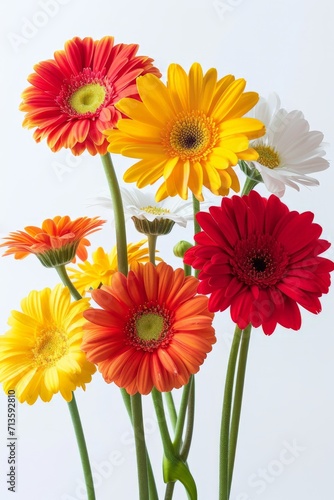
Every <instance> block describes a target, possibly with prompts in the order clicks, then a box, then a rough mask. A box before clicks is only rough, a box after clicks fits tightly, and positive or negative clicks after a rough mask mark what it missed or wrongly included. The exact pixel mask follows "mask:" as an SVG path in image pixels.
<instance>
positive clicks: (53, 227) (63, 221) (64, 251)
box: [0, 215, 105, 267]
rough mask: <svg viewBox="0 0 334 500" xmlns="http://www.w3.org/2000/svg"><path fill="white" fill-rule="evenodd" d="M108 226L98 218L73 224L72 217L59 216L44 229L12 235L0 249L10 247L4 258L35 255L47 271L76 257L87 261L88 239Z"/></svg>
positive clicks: (43, 224)
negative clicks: (6, 256) (103, 226)
mask: <svg viewBox="0 0 334 500" xmlns="http://www.w3.org/2000/svg"><path fill="white" fill-rule="evenodd" d="M104 222H105V221H104V220H100V219H99V218H98V217H93V218H92V219H90V218H89V217H79V218H78V219H75V220H71V219H70V217H69V216H68V215H65V216H63V217H61V216H60V215H57V216H56V217H54V218H53V219H46V220H45V221H43V223H42V227H36V226H27V227H25V228H24V229H25V231H14V232H12V233H9V236H8V237H7V238H4V239H5V240H6V241H5V243H2V244H1V245H0V246H1V247H4V246H7V247H8V250H6V251H5V253H4V254H3V255H11V254H14V257H15V259H23V258H24V257H27V256H28V255H29V254H35V255H36V257H38V259H39V260H40V261H41V262H42V264H43V265H44V266H45V267H55V266H60V265H63V264H68V263H69V262H71V261H72V260H73V259H74V258H75V255H77V256H78V257H79V258H80V259H81V260H86V259H87V250H86V246H89V245H90V243H89V241H88V240H87V239H86V238H85V236H87V235H88V234H91V233H94V232H95V231H98V230H99V229H100V226H101V225H102V224H104Z"/></svg>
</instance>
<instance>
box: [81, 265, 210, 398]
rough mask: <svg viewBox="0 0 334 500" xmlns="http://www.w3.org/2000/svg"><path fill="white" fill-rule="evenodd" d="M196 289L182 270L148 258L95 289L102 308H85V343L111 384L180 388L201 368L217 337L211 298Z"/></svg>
mask: <svg viewBox="0 0 334 500" xmlns="http://www.w3.org/2000/svg"><path fill="white" fill-rule="evenodd" d="M197 287H198V280H197V279H196V278H194V277H193V276H185V274H184V271H183V270H182V269H176V270H174V269H173V268H172V267H171V266H169V265H168V264H166V263H165V262H161V263H160V264H158V265H157V266H156V267H155V266H154V265H153V264H152V263H150V262H148V263H146V264H136V265H134V267H133V268H132V270H131V271H130V272H129V274H128V277H125V276H124V274H122V273H120V272H117V273H115V274H114V276H113V280H112V282H111V285H110V286H108V285H105V286H102V287H101V289H98V290H93V291H92V297H93V299H94V300H95V302H96V303H97V304H98V305H99V306H100V307H101V308H102V309H94V308H91V309H88V310H86V311H85V312H84V317H85V318H86V319H87V320H88V321H87V323H86V324H85V325H84V330H85V333H84V336H83V344H82V346H81V347H82V350H83V351H84V352H86V354H87V359H88V360H89V361H91V362H92V363H96V364H97V365H98V369H99V371H100V372H101V373H102V375H103V377H104V379H105V381H106V382H107V383H110V382H115V384H116V385H118V386H119V387H122V388H125V390H126V391H127V392H128V393H129V394H135V393H137V392H139V393H140V394H148V393H149V392H150V391H151V390H152V388H153V387H156V388H157V389H158V390H159V391H161V392H163V391H171V390H172V389H173V388H179V387H181V386H183V385H185V384H186V383H187V382H188V380H189V377H190V375H192V374H194V373H196V372H198V370H199V367H200V365H201V364H202V363H203V361H204V359H205V358H206V355H207V353H208V352H210V351H211V349H212V344H214V343H215V342H216V338H215V334H214V329H213V327H212V319H213V314H212V313H211V312H209V310H208V298H207V297H206V296H204V295H197V294H196V290H197Z"/></svg>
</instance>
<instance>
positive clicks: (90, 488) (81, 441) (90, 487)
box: [68, 393, 95, 500]
mask: <svg viewBox="0 0 334 500" xmlns="http://www.w3.org/2000/svg"><path fill="white" fill-rule="evenodd" d="M68 407H69V410H70V414H71V418H72V422H73V427H74V431H75V435H76V438H77V443H78V448H79V453H80V458H81V463H82V468H83V472H84V477H85V483H86V489H87V499H88V500H95V492H94V482H93V477H92V470H91V467H90V463H89V457H88V451H87V446H86V441H85V436H84V432H83V429H82V424H81V420H80V415H79V411H78V407H77V403H76V400H75V397H74V393H72V400H71V401H70V402H69V403H68Z"/></svg>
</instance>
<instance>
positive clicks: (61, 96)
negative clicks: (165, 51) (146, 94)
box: [20, 36, 161, 155]
mask: <svg viewBox="0 0 334 500" xmlns="http://www.w3.org/2000/svg"><path fill="white" fill-rule="evenodd" d="M137 50H138V45H135V44H130V45H126V44H118V45H114V38H113V37H111V36H106V37H104V38H102V39H101V40H96V41H94V40H93V39H92V38H89V37H87V38H84V39H83V40H82V39H80V38H78V37H75V38H73V39H72V40H69V41H68V42H67V43H66V44H65V47H64V50H59V51H57V52H55V54H54V59H49V60H47V61H43V62H40V63H39V64H36V66H35V67H34V70H35V73H32V74H31V75H30V76H29V77H28V81H29V83H30V84H31V86H30V87H28V88H27V89H26V90H25V91H24V92H23V94H22V98H23V102H22V103H21V106H20V109H21V111H24V112H26V113H27V114H26V117H25V119H24V121H23V126H24V127H27V128H35V127H37V128H36V130H35V133H34V139H35V140H36V142H39V141H41V140H42V139H44V138H47V143H48V146H49V147H50V148H51V150H52V151H59V150H60V149H61V148H70V149H71V150H72V153H73V154H75V155H80V154H81V153H83V152H84V151H85V150H86V149H87V150H88V151H89V153H90V154H91V155H95V154H96V153H100V154H106V152H107V145H108V142H107V139H106V137H105V136H104V135H103V134H102V132H103V131H104V130H106V129H112V128H113V127H114V126H115V124H116V123H117V121H118V119H119V118H120V117H121V113H120V112H119V111H117V110H116V109H115V106H114V105H115V103H117V102H118V101H119V100H120V99H121V98H122V97H131V98H135V99H139V96H138V92H137V87H136V78H137V77H138V76H140V75H145V74H146V73H153V74H154V75H156V76H158V77H160V76H161V74H160V72H159V70H158V69H157V68H155V67H154V66H153V65H152V61H153V60H152V59H151V58H149V57H146V56H136V53H137Z"/></svg>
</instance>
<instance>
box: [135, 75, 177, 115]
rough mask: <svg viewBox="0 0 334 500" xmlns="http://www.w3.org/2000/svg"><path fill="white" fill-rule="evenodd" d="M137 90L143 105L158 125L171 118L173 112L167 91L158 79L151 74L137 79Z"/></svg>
mask: <svg viewBox="0 0 334 500" xmlns="http://www.w3.org/2000/svg"><path fill="white" fill-rule="evenodd" d="M137 88H138V92H139V95H140V97H141V99H142V101H143V103H144V105H145V106H146V108H147V109H148V110H149V112H150V113H151V114H152V115H153V116H154V117H155V118H156V119H157V120H158V121H159V122H160V123H163V124H164V123H166V122H167V121H168V120H170V119H171V118H172V116H173V114H174V111H173V106H172V102H171V100H170V96H169V91H168V89H167V87H166V86H165V85H164V84H163V83H162V81H161V80H160V79H159V78H158V77H156V76H155V75H152V74H151V73H147V74H146V75H144V76H140V77H138V78H137Z"/></svg>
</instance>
